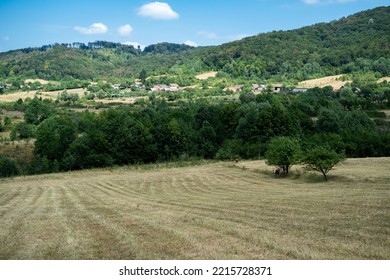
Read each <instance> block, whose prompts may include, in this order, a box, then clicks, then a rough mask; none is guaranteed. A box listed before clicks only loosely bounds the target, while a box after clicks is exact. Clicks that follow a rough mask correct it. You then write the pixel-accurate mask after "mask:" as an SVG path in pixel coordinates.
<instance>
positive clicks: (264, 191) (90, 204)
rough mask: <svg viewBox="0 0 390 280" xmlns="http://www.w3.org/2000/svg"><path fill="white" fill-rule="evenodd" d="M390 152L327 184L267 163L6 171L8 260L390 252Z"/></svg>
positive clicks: (380, 255)
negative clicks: (282, 172) (280, 174)
mask: <svg viewBox="0 0 390 280" xmlns="http://www.w3.org/2000/svg"><path fill="white" fill-rule="evenodd" d="M389 167H390V158H377V159H350V160H347V161H346V162H344V163H343V164H341V165H340V166H339V167H337V169H336V170H335V171H334V172H331V173H330V175H329V181H328V182H323V179H322V176H321V175H320V174H316V173H311V172H307V171H304V170H303V169H301V168H299V167H296V168H295V169H294V168H293V172H292V174H291V176H290V177H289V178H274V177H273V176H272V169H271V168H270V167H268V166H266V165H265V163H264V161H253V162H242V163H238V164H233V163H212V164H205V165H200V166H189V167H180V168H163V167H153V168H152V167H151V166H146V167H141V168H136V167H122V168H114V169H106V170H90V171H80V172H72V173H65V174H52V175H40V176H32V177H18V178H13V179H6V180H1V181H0V221H1V227H0V259H389V258H390V249H389V248H390V238H389V237H390V175H389V174H388V169H389Z"/></svg>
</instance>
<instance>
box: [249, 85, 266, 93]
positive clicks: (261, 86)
mask: <svg viewBox="0 0 390 280" xmlns="http://www.w3.org/2000/svg"><path fill="white" fill-rule="evenodd" d="M266 88H267V87H266V86H265V85H259V84H252V89H253V90H254V91H262V90H265V89H266Z"/></svg>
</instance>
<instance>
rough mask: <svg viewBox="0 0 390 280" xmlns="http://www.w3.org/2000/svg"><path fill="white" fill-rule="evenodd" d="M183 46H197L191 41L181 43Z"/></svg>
mask: <svg viewBox="0 0 390 280" xmlns="http://www.w3.org/2000/svg"><path fill="white" fill-rule="evenodd" d="M183 44H184V45H187V46H190V47H197V46H198V44H197V43H195V42H194V41H191V40H187V41H185V42H183Z"/></svg>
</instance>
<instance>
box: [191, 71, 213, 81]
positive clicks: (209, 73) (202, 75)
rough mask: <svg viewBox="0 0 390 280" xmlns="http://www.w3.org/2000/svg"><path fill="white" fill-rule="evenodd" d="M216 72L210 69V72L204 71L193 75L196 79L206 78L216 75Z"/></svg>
mask: <svg viewBox="0 0 390 280" xmlns="http://www.w3.org/2000/svg"><path fill="white" fill-rule="evenodd" d="M217 74H218V72H216V71H211V72H206V73H203V74H199V75H197V76H195V78H197V79H198V80H207V79H208V78H215V77H216V76H217Z"/></svg>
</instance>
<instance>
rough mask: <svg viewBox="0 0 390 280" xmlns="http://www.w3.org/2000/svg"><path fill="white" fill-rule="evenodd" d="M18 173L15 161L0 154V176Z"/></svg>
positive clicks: (10, 175)
mask: <svg viewBox="0 0 390 280" xmlns="http://www.w3.org/2000/svg"><path fill="white" fill-rule="evenodd" d="M16 175H19V168H18V165H17V164H16V162H15V161H14V160H12V159H10V158H8V157H6V156H0V178H2V177H12V176H16Z"/></svg>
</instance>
